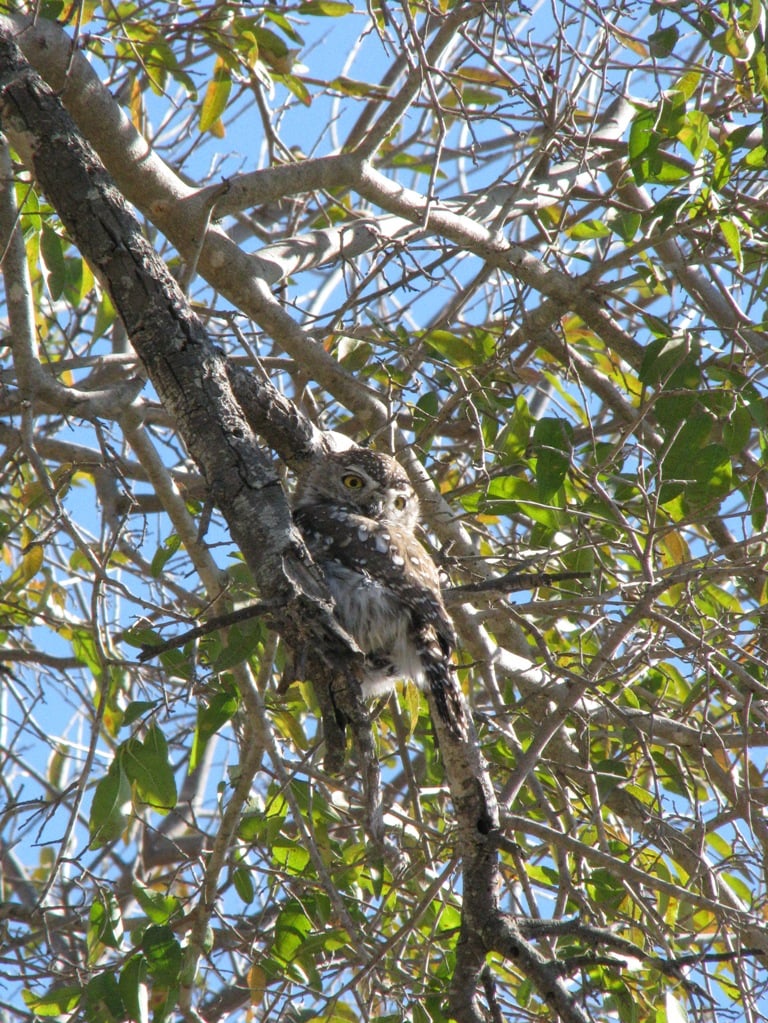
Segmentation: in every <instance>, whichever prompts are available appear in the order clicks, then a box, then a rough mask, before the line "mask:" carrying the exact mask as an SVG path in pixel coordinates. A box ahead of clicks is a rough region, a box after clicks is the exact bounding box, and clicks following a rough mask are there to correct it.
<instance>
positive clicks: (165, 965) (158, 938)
mask: <svg viewBox="0 0 768 1023" xmlns="http://www.w3.org/2000/svg"><path fill="white" fill-rule="evenodd" d="M140 948H141V951H142V952H143V953H144V956H145V958H146V963H147V971H148V973H149V975H150V976H151V977H152V979H153V980H154V981H155V982H156V983H157V984H159V985H161V986H162V987H166V988H174V987H176V985H177V984H178V982H179V978H180V973H181V967H182V962H183V959H184V954H183V952H182V948H181V945H180V944H179V943H178V941H177V940H176V936H175V935H174V933H173V931H172V930H171V928H170V927H168V925H167V924H160V925H154V924H153V925H152V926H151V927H148V928H147V929H146V931H145V932H144V936H143V937H142V939H141V945H140Z"/></svg>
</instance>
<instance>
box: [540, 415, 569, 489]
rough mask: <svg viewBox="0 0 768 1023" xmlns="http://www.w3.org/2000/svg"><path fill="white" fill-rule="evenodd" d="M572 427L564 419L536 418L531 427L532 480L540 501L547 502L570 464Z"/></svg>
mask: <svg viewBox="0 0 768 1023" xmlns="http://www.w3.org/2000/svg"><path fill="white" fill-rule="evenodd" d="M572 442H573V427H572V426H571V424H570V423H569V422H568V421H567V420H566V419H559V418H554V417H545V418H544V419H539V420H538V421H537V423H536V426H535V427H534V430H533V444H532V447H533V451H534V453H535V455H536V483H537V486H538V490H539V496H540V497H541V499H542V501H549V500H550V499H551V498H552V497H553V496H554V495H555V494H556V493H557V491H558V490H559V489H560V488H561V487H562V485H563V482H564V480H565V477H566V473H567V472H568V468H569V466H570V464H571V447H572Z"/></svg>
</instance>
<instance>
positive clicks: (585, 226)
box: [567, 220, 611, 241]
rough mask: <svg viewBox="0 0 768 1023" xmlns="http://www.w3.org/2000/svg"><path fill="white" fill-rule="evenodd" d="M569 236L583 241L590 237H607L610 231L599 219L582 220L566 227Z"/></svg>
mask: <svg viewBox="0 0 768 1023" xmlns="http://www.w3.org/2000/svg"><path fill="white" fill-rule="evenodd" d="M567 233H568V235H569V237H571V238H573V239H575V240H576V241H584V240H588V239H590V238H607V237H608V235H609V234H610V233H611V231H610V228H608V227H606V226H605V224H604V223H603V222H602V221H601V220H582V221H581V223H579V224H574V226H573V227H571V228H569V229H568V232H567Z"/></svg>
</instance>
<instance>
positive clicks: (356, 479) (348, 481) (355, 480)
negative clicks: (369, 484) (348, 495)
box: [341, 472, 363, 490]
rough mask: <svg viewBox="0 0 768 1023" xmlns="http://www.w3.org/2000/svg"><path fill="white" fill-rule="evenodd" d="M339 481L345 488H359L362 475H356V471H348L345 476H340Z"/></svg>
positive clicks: (361, 483)
mask: <svg viewBox="0 0 768 1023" xmlns="http://www.w3.org/2000/svg"><path fill="white" fill-rule="evenodd" d="M341 482H342V483H343V484H344V486H345V487H346V488H347V490H359V489H360V487H362V485H363V477H362V476H358V475H357V473H356V472H348V473H347V474H346V476H342V477H341Z"/></svg>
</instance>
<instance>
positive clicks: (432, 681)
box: [420, 641, 469, 740]
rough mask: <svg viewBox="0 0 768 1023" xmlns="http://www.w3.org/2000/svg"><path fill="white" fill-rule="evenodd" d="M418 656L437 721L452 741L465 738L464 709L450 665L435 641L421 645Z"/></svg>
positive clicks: (466, 731) (466, 733)
mask: <svg viewBox="0 0 768 1023" xmlns="http://www.w3.org/2000/svg"><path fill="white" fill-rule="evenodd" d="M420 656H421V663H422V667H423V671H424V679H425V681H426V683H427V685H428V686H429V690H430V692H431V693H432V697H433V699H434V702H435V709H436V710H437V713H438V715H439V717H440V720H441V721H442V722H443V723H444V724H445V726H446V727H447V729H448V731H449V732H450V733H451V735H453V736H454V738H456V739H462V740H466V739H468V738H469V721H468V716H467V710H466V706H465V703H464V696H463V694H462V692H461V689H460V688H459V683H458V682H457V681H456V676H455V675H454V668H453V665H452V664H451V662H450V661H449V660H448V658H447V657H446V655H445V653H444V652H443V651H442V650H441V649H440V647H439V646H438V644H437V642H435V641H433V642H427V643H425V645H424V646H423V647H422V648H421V651H420Z"/></svg>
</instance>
